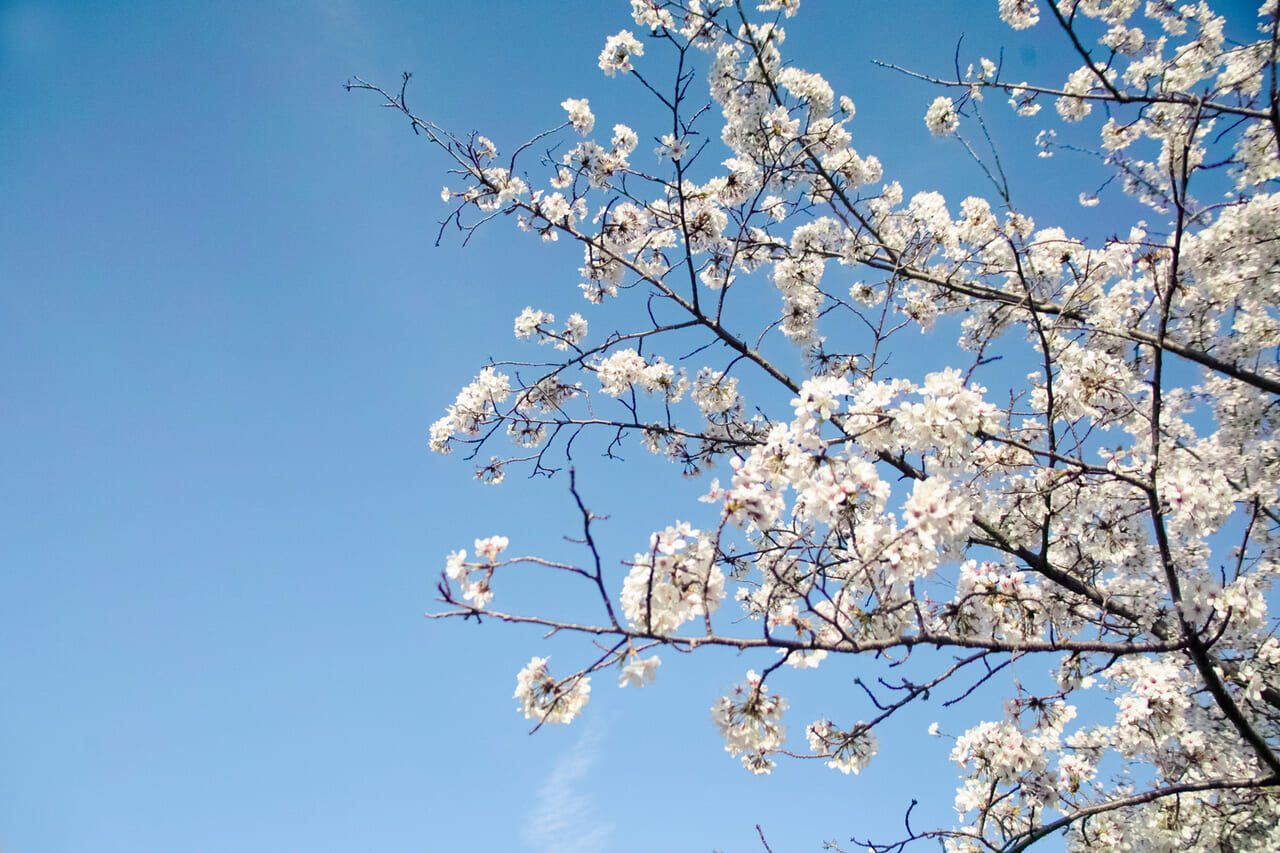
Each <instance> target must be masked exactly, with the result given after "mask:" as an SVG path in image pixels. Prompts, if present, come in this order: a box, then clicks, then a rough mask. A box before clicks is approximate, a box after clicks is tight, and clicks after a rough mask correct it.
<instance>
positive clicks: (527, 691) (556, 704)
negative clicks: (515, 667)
mask: <svg viewBox="0 0 1280 853" xmlns="http://www.w3.org/2000/svg"><path fill="white" fill-rule="evenodd" d="M590 694H591V678H590V677H589V676H586V675H574V676H570V677H569V678H567V679H565V680H564V681H556V680H555V679H554V678H552V677H551V673H550V672H548V671H547V659H546V658H538V657H535V658H531V659H530V660H529V663H528V664H526V665H525V668H524V669H522V670H520V673H519V675H517V676H516V692H515V694H514V698H516V699H519V700H520V705H519V709H520V712H521V713H522V714H524V716H525V718H526V719H529V720H537V721H538V724H539V725H541V724H542V723H553V724H562V723H570V722H573V720H574V719H575V718H576V717H577V716H578V715H579V714H581V713H582V709H583V707H584V706H585V705H586V704H587V701H588V700H589V699H590V698H591V695H590Z"/></svg>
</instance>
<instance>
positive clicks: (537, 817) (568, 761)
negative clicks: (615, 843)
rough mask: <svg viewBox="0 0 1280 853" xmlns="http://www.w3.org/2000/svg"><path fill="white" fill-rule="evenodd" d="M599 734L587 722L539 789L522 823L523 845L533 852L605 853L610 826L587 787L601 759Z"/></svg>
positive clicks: (597, 728)
mask: <svg viewBox="0 0 1280 853" xmlns="http://www.w3.org/2000/svg"><path fill="white" fill-rule="evenodd" d="M600 740H601V737H600V730H599V727H598V725H596V724H593V723H591V722H588V723H587V725H586V726H585V727H584V730H583V732H582V735H581V736H580V737H579V738H578V740H577V742H576V743H575V744H574V745H573V746H572V747H571V748H570V749H569V751H568V752H566V753H564V754H563V755H561V756H560V757H559V758H558V759H556V763H555V766H553V767H552V768H551V773H550V775H549V776H547V780H546V781H545V782H543V783H542V787H541V788H539V789H538V801H537V804H536V805H535V806H534V808H533V809H532V810H530V812H529V813H528V815H527V817H526V820H525V829H524V841H525V844H527V845H528V846H529V848H530V849H533V850H544V851H548V853H550V851H556V853H604V851H606V850H608V849H609V844H608V842H609V835H610V834H611V833H612V832H613V825H612V824H610V823H608V822H606V821H605V820H603V819H602V818H601V817H600V815H599V813H598V812H597V810H596V806H595V797H594V796H593V795H592V794H591V793H590V791H591V789H590V787H589V786H586V785H585V783H586V781H587V777H588V776H589V775H590V773H591V768H592V767H593V766H594V765H595V764H596V762H597V761H598V760H599V758H600Z"/></svg>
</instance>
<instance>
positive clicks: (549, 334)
mask: <svg viewBox="0 0 1280 853" xmlns="http://www.w3.org/2000/svg"><path fill="white" fill-rule="evenodd" d="M555 321H556V315H554V314H551V313H548V312H546V311H538V310H536V309H534V308H532V307H527V308H525V309H524V310H523V311H521V312H520V316H519V317H516V322H515V335H516V337H517V338H519V339H521V340H528V339H530V338H533V337H535V336H536V337H537V339H538V343H540V344H548V343H549V344H554V345H555V348H556V349H558V350H567V349H569V348H570V347H574V348H577V346H578V344H579V343H581V342H582V339H583V338H585V337H586V336H587V321H586V318H584V317H583V316H582V315H581V314H578V313H573V314H570V315H569V319H568V320H567V321H565V325H564V328H563V329H561V330H560V331H559V332H554V331H552V330H550V329H549V328H547V327H548V326H550V325H551V324H552V323H554V322H555Z"/></svg>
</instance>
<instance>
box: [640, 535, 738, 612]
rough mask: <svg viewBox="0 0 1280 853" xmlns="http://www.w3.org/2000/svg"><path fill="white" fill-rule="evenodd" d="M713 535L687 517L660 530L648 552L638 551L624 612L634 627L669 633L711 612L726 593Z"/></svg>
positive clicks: (718, 605)
mask: <svg viewBox="0 0 1280 853" xmlns="http://www.w3.org/2000/svg"><path fill="white" fill-rule="evenodd" d="M714 558H715V551H714V549H713V544H712V542H711V539H710V538H709V537H707V536H704V535H703V533H702V531H700V530H694V529H693V528H692V527H690V526H689V524H688V523H687V522H685V523H680V524H677V525H675V526H673V527H668V528H667V529H666V530H664V531H662V532H661V533H655V534H653V537H652V542H651V543H650V550H649V552H648V553H646V554H636V557H635V561H634V563H633V564H632V568H631V571H630V573H629V574H628V575H627V577H626V579H625V580H624V581H623V582H622V613H623V615H624V616H626V617H627V620H628V621H629V623H630V624H631V626H632V627H633V628H635V629H636V630H639V631H643V632H644V633H646V634H655V635H658V636H662V635H669V634H672V633H674V632H675V630H676V629H677V628H679V627H680V626H681V625H683V624H685V623H686V622H689V621H690V620H693V619H697V618H698V617H700V616H701V617H708V616H710V615H711V614H712V613H714V612H715V611H716V610H717V609H719V607H720V602H721V601H722V600H723V599H724V581H725V579H724V573H723V572H722V571H721V570H720V567H719V566H718V565H716V564H715V561H714Z"/></svg>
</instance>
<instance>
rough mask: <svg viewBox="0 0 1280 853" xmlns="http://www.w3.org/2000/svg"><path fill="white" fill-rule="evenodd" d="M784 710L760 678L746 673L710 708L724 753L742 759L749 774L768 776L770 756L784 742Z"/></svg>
mask: <svg viewBox="0 0 1280 853" xmlns="http://www.w3.org/2000/svg"><path fill="white" fill-rule="evenodd" d="M785 710H787V700H786V699H784V698H783V697H781V696H779V695H777V694H776V693H775V694H772V695H770V693H769V688H768V686H767V685H766V684H765V683H764V681H763V680H762V679H761V677H760V676H759V675H757V674H756V673H755V670H749V671H748V672H747V678H746V680H745V681H743V682H742V683H740V684H737V685H735V686H734V688H733V690H732V691H731V692H730V693H729V695H727V696H721V697H720V698H719V699H718V700H716V703H715V704H714V705H712V706H711V722H713V723H715V725H716V728H718V729H719V730H720V734H721V735H723V736H724V748H725V751H726V752H728V753H730V754H732V755H740V756H742V766H743V767H746V768H747V769H748V770H750V771H751V772H752V773H756V774H760V773H768V772H769V771H770V770H772V769H773V767H774V766H775V762H774V760H773V759H772V758H769V755H770V753H773V752H776V751H777V750H778V749H780V748H782V746H783V744H785V743H786V741H787V727H786V726H784V725H783V724H782V712H783V711H785Z"/></svg>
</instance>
